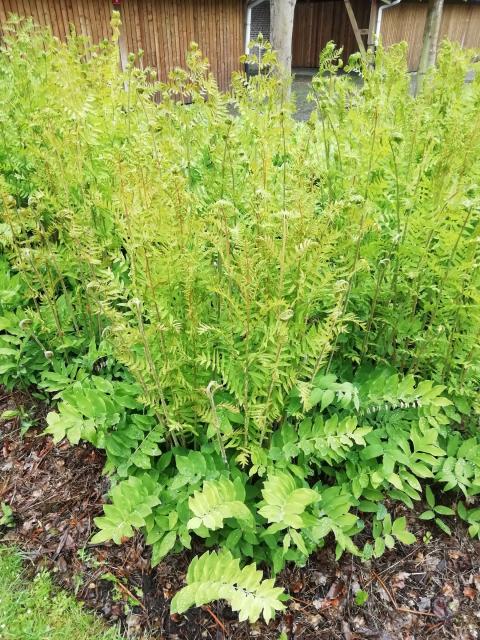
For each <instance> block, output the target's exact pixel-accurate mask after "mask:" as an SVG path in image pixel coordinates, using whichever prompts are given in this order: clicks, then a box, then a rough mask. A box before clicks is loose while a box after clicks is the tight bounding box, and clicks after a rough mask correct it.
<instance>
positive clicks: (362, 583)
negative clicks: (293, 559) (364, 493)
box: [0, 392, 480, 640]
mask: <svg viewBox="0 0 480 640" xmlns="http://www.w3.org/2000/svg"><path fill="white" fill-rule="evenodd" d="M0 395H1V396H2V397H1V398H0V415H1V414H2V413H3V412H4V411H5V410H7V409H13V408H15V407H16V406H23V407H28V408H29V410H30V411H31V412H32V414H33V415H34V416H35V419H36V422H35V426H34V428H32V429H30V430H29V431H28V432H27V433H26V434H25V435H24V436H23V437H22V436H21V433H20V422H19V419H18V418H15V419H10V420H3V421H0V501H3V502H6V503H8V504H9V505H10V506H11V508H12V509H13V513H14V526H13V527H9V528H7V527H0V540H1V541H2V544H14V545H16V546H17V547H18V548H20V549H21V551H22V554H23V556H24V557H25V566H26V569H27V571H29V572H31V573H32V574H33V573H34V572H36V571H38V570H39V569H41V568H47V569H48V570H50V571H51V572H53V575H54V579H55V581H56V583H57V584H58V585H59V586H61V587H63V588H65V589H67V590H69V591H70V592H73V593H74V594H75V595H76V597H77V598H78V599H79V600H81V601H82V602H84V603H85V604H86V606H88V607H89V608H91V609H92V610H95V611H96V612H97V613H99V614H100V615H102V616H103V617H104V618H105V619H106V620H107V621H108V622H110V623H112V624H120V625H121V627H122V629H123V631H124V632H125V634H126V635H127V637H131V638H140V637H143V634H145V637H148V638H151V639H155V640H160V639H164V638H165V639H166V638H172V639H175V638H178V639H181V640H196V639H204V638H205V639H207V640H223V639H227V638H228V639H236V640H245V639H247V638H256V637H259V638H262V640H277V639H278V638H279V636H280V634H281V633H283V634H284V636H283V637H286V638H287V639H288V640H297V639H298V640H314V639H315V640H337V639H338V640H363V639H371V640H424V639H427V638H428V639H431V640H437V639H443V638H451V639H455V640H476V639H480V542H479V541H478V540H471V539H470V538H469V537H468V535H467V532H466V529H465V527H464V526H463V525H462V524H461V523H459V522H455V521H454V519H450V520H449V524H450V523H451V526H452V529H453V535H452V536H451V537H448V536H446V535H445V534H443V533H442V532H440V531H439V530H438V529H436V528H435V526H433V527H432V526H430V524H429V523H425V522H422V521H419V520H417V519H415V514H412V513H408V512H406V511H405V510H403V507H401V506H400V507H398V506H397V507H395V508H396V513H395V516H398V515H407V517H408V520H409V528H410V530H411V531H412V532H413V533H415V534H416V535H417V539H418V540H419V542H418V543H417V544H415V545H412V546H409V547H406V546H401V547H400V548H397V549H395V550H393V551H391V552H387V553H386V554H385V555H384V556H383V557H382V558H380V559H378V560H372V561H371V562H368V563H362V562H361V561H359V560H358V559H356V558H352V557H351V556H345V557H343V558H342V559H341V560H340V562H335V558H334V545H333V543H332V541H329V544H327V545H326V546H325V548H324V549H322V550H320V551H318V552H317V553H316V554H315V555H314V556H312V557H311V558H310V560H309V562H308V564H307V566H306V567H304V568H302V569H298V568H294V567H290V568H288V569H286V570H285V571H284V572H283V573H282V574H281V576H279V580H278V581H279V583H280V584H282V585H283V586H284V587H285V589H286V591H287V592H288V593H289V594H290V596H291V599H290V601H289V603H288V606H287V609H286V611H285V612H284V614H283V615H282V616H277V618H276V619H275V620H274V621H272V622H271V623H270V624H269V625H265V624H264V623H257V624H256V625H249V624H247V623H239V622H238V620H237V618H236V615H235V614H233V613H232V611H231V610H230V609H229V607H228V606H227V605H226V604H224V603H223V602H216V603H213V604H212V605H210V606H208V607H202V608H198V609H192V610H191V611H189V612H187V613H186V614H185V615H182V616H178V615H175V616H171V615H170V611H169V606H170V600H171V598H172V597H173V595H174V594H175V593H176V591H177V590H178V589H179V588H180V587H181V586H183V579H184V577H185V573H186V569H187V566H188V564H189V562H190V560H191V558H192V556H193V555H194V552H189V553H182V554H180V555H177V556H171V557H169V558H168V559H167V560H165V561H164V562H162V563H161V564H160V565H159V566H158V567H156V568H155V569H153V570H152V569H151V568H150V563H149V550H148V548H146V547H145V544H144V541H143V539H142V537H141V536H140V535H138V536H136V537H135V538H134V539H132V540H129V541H128V542H127V543H125V544H123V545H122V546H116V545H114V544H103V545H95V546H93V545H92V546H91V545H90V544H89V539H90V538H91V535H92V533H93V531H94V524H93V518H94V517H95V516H97V515H99V514H101V512H102V504H103V502H104V500H105V496H106V493H107V492H108V487H109V481H108V478H106V477H105V476H104V475H102V469H103V465H104V456H103V455H102V453H101V452H99V451H97V450H95V449H93V448H92V447H90V446H88V445H84V444H83V445H77V446H71V445H69V444H68V443H66V442H61V443H60V444H58V445H56V446H55V445H54V444H53V442H52V439H51V438H50V437H48V436H43V435H42V428H43V421H44V415H45V408H44V407H43V406H42V405H41V404H40V403H38V401H35V400H34V399H33V398H32V397H31V396H29V395H27V394H21V393H15V394H8V393H6V392H4V393H3V394H0ZM427 532H430V533H431V536H432V537H431V540H428V538H427V537H426V534H427ZM423 538H425V540H428V541H427V542H422V539H423ZM199 551H201V549H200V548H199V549H197V550H196V552H199ZM359 589H362V590H363V591H366V592H367V593H368V594H369V597H368V600H367V602H366V603H365V604H363V605H362V606H357V605H356V604H355V593H356V592H357V591H358V590H359Z"/></svg>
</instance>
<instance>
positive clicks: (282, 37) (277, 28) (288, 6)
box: [270, 0, 297, 76]
mask: <svg viewBox="0 0 480 640" xmlns="http://www.w3.org/2000/svg"><path fill="white" fill-rule="evenodd" d="M296 3H297V0H271V2H270V41H271V43H272V47H273V49H275V51H276V52H277V59H278V63H279V65H280V68H281V69H282V72H283V73H285V74H286V76H290V75H291V73H292V34H293V20H294V16H295V5H296Z"/></svg>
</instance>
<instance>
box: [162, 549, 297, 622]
mask: <svg viewBox="0 0 480 640" xmlns="http://www.w3.org/2000/svg"><path fill="white" fill-rule="evenodd" d="M262 577H263V576H262V572H261V571H258V570H257V567H256V565H255V564H249V565H247V566H246V567H243V569H241V568H240V561H239V560H238V558H234V557H233V556H232V554H231V553H230V551H227V550H222V551H219V552H218V553H216V552H215V551H213V552H211V553H209V552H207V553H204V554H203V555H202V556H200V557H196V558H194V559H193V560H192V562H191V564H190V566H189V568H188V573H187V586H186V587H184V588H183V589H181V590H180V591H179V592H178V593H177V594H176V595H175V597H174V598H173V600H172V603H171V607H170V610H171V612H172V613H183V612H184V611H186V610H187V609H189V608H190V607H192V606H194V605H195V606H197V607H199V606H201V605H204V604H207V603H208V602H212V600H219V599H222V600H226V601H227V602H228V603H229V605H230V606H231V607H232V609H233V610H234V611H238V614H239V619H240V620H247V619H248V620H249V621H250V622H256V621H257V620H258V618H259V617H260V615H263V617H264V619H265V620H266V622H269V621H270V620H271V619H272V618H273V617H274V615H275V611H282V610H283V609H284V608H285V606H284V605H283V604H282V602H281V601H280V596H281V594H282V593H283V589H282V588H281V587H275V586H274V580H273V579H268V580H262Z"/></svg>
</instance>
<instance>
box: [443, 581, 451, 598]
mask: <svg viewBox="0 0 480 640" xmlns="http://www.w3.org/2000/svg"><path fill="white" fill-rule="evenodd" d="M441 591H442V593H443V595H444V596H445V597H446V598H453V594H454V591H453V586H452V584H451V583H450V582H445V584H444V585H443V587H442V589H441Z"/></svg>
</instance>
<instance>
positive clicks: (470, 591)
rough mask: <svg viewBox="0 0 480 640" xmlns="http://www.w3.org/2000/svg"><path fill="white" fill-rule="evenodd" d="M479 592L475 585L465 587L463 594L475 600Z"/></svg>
mask: <svg viewBox="0 0 480 640" xmlns="http://www.w3.org/2000/svg"><path fill="white" fill-rule="evenodd" d="M477 594H478V591H477V590H476V589H474V588H473V587H464V588H463V595H464V596H466V597H467V598H470V600H475V598H476V597H477Z"/></svg>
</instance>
